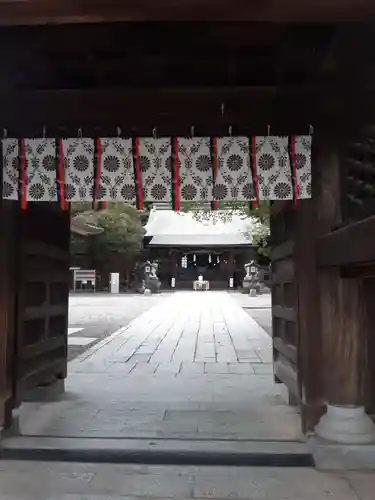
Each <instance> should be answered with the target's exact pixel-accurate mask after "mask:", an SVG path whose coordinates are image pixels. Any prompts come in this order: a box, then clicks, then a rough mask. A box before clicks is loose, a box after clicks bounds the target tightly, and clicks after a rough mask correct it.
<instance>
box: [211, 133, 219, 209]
mask: <svg viewBox="0 0 375 500" xmlns="http://www.w3.org/2000/svg"><path fill="white" fill-rule="evenodd" d="M216 178H217V137H213V138H212V180H213V186H214V196H215V185H216ZM212 208H213V209H214V210H217V208H218V201H217V199H215V198H214V200H213V202H212Z"/></svg>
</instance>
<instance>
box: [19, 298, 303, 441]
mask: <svg viewBox="0 0 375 500" xmlns="http://www.w3.org/2000/svg"><path fill="white" fill-rule="evenodd" d="M284 390H285V388H284V387H283V386H282V385H276V384H274V382H273V375H272V349H271V339H270V337H269V336H268V335H267V334H266V333H265V332H264V330H262V329H261V328H260V327H259V326H258V325H257V323H256V322H255V321H254V320H252V319H251V318H250V317H249V316H248V315H247V314H246V313H245V312H244V310H243V309H242V308H241V307H240V305H239V304H238V303H237V302H236V300H234V299H233V298H232V296H231V295H230V294H228V293H226V292H176V293H175V294H172V295H170V296H169V297H168V298H166V299H165V300H163V301H161V302H159V303H158V305H156V306H155V307H154V308H152V309H150V310H149V311H147V312H145V313H143V314H141V315H140V316H138V317H137V318H136V319H135V320H133V321H132V322H131V323H130V325H129V326H128V327H125V328H123V329H122V330H120V331H119V332H117V333H116V334H114V335H113V336H111V337H109V338H108V339H107V340H104V341H103V342H101V343H99V344H97V345H96V346H94V347H93V348H92V349H90V350H89V351H87V352H86V353H84V354H83V355H82V356H80V357H79V358H77V359H76V360H74V361H72V362H71V363H70V365H69V376H68V378H67V381H66V393H65V394H63V395H62V396H60V397H59V398H58V399H57V400H55V401H50V402H36V403H35V402H34V403H25V404H24V405H22V407H21V413H20V416H21V431H22V433H23V434H25V435H29V436H30V435H34V436H35V435H38V436H55V437H57V436H60V437H65V438H67V437H71V438H79V437H80V438H94V437H96V438H122V439H126V438H171V439H176V438H177V439H206V440H210V439H211V440H212V439H228V440H230V439H232V440H257V439H258V440H265V439H267V440H286V441H293V440H296V441H298V440H302V436H301V434H300V430H299V416H298V415H297V413H296V410H295V409H294V408H293V407H290V406H288V405H287V404H286V403H285V395H284Z"/></svg>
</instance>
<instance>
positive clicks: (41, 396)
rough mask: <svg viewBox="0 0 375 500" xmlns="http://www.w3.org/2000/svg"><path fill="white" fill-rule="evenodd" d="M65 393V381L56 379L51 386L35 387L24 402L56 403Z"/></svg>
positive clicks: (25, 396) (24, 398)
mask: <svg viewBox="0 0 375 500" xmlns="http://www.w3.org/2000/svg"><path fill="white" fill-rule="evenodd" d="M64 392H65V380H64V379H56V380H54V381H53V382H52V383H51V384H48V385H44V386H39V387H35V389H32V390H31V391H29V392H27V393H26V394H25V395H24V397H23V401H25V402H28V403H30V402H37V401H54V400H56V399H58V398H59V396H61V395H62V394H64Z"/></svg>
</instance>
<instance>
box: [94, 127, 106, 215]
mask: <svg viewBox="0 0 375 500" xmlns="http://www.w3.org/2000/svg"><path fill="white" fill-rule="evenodd" d="M101 167H102V141H101V139H100V137H98V138H97V139H96V176H95V184H94V196H93V205H94V208H95V203H96V201H97V199H98V195H99V187H100V175H101ZM100 208H105V202H102V203H101V206H100Z"/></svg>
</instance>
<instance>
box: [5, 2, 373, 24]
mask: <svg viewBox="0 0 375 500" xmlns="http://www.w3.org/2000/svg"><path fill="white" fill-rule="evenodd" d="M373 13H374V3H373V1H372V0H330V1H326V0H306V1H305V2H301V1H300V0H289V1H288V2H287V3H285V4H283V5H282V6H280V2H279V1H278V0H271V1H268V2H266V3H264V2H254V1H252V2H248V1H247V2H246V1H244V0H232V1H231V2H228V1H227V0H216V1H215V2H212V1H209V0H203V1H202V0H189V1H187V0H185V1H184V0H180V1H178V2H176V1H172V0H159V1H158V2H153V1H151V0H138V1H137V2H134V1H131V0H110V1H108V0H97V1H96V2H92V1H90V0H54V1H52V0H24V1H22V2H21V1H14V0H3V1H2V2H1V3H0V23H1V24H2V25H33V24H34V25H35V24H64V23H99V22H119V21H162V20H165V21H224V20H226V21H255V22H278V23H285V22H308V23H311V22H345V21H351V22H353V21H360V20H364V19H367V18H368V17H369V16H370V15H371V14H373Z"/></svg>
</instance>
